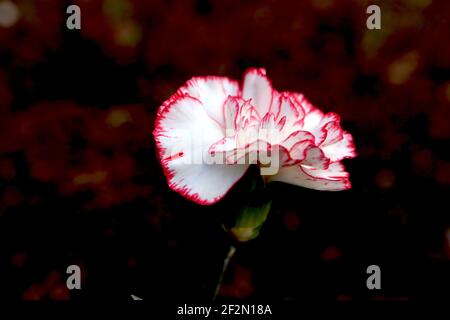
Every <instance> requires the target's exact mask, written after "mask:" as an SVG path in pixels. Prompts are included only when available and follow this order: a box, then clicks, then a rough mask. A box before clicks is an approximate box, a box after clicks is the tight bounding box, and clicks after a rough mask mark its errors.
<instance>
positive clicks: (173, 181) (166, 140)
mask: <svg viewBox="0 0 450 320" xmlns="http://www.w3.org/2000/svg"><path fill="white" fill-rule="evenodd" d="M339 121H340V118H339V116H338V115H337V114H335V113H327V114H324V113H323V112H322V111H320V110H319V109H317V108H316V107H314V106H313V105H312V104H311V103H310V102H309V101H308V100H306V98H305V97H304V96H303V95H302V94H300V93H292V92H278V91H276V90H274V89H273V88H272V85H271V83H270V80H269V79H268V78H267V77H266V72H265V70H264V69H249V70H248V71H247V72H246V73H245V75H244V79H243V83H242V86H240V85H239V83H238V82H237V81H234V80H231V79H228V78H225V77H196V78H192V79H191V80H189V81H188V82H187V83H186V84H185V85H184V86H183V87H181V88H180V89H178V91H177V92H176V93H175V94H174V95H173V96H172V97H170V98H169V99H168V100H167V101H165V102H164V103H163V105H162V106H161V107H160V109H159V110H158V114H157V119H156V125H155V130H154V132H153V134H154V136H155V140H156V144H157V149H158V155H159V158H160V160H161V164H162V167H163V169H164V172H165V175H166V177H167V180H168V183H169V186H170V187H171V188H172V189H173V190H175V191H177V192H179V193H181V194H182V195H184V196H185V197H187V198H189V199H191V200H192V201H195V202H197V203H200V204H213V203H215V202H217V201H219V200H220V199H221V198H223V197H224V196H225V194H226V193H227V192H228V190H229V189H230V188H232V187H233V185H234V184H235V183H236V182H237V181H238V180H239V179H240V178H241V177H242V176H243V175H244V173H245V172H246V170H247V169H248V167H249V165H251V164H257V165H259V166H260V168H261V174H262V175H263V176H265V179H266V181H268V182H270V181H281V182H286V183H290V184H295V185H299V186H302V187H306V188H311V189H316V190H328V191H338V190H345V189H349V188H350V186H351V184H350V180H349V174H348V173H347V172H346V171H345V168H344V166H343V165H342V163H341V162H340V161H341V160H342V159H344V158H352V157H354V156H355V155H356V153H355V148H354V145H353V138H352V136H351V134H349V133H347V132H345V131H344V130H343V129H342V128H341V126H340V124H339Z"/></svg>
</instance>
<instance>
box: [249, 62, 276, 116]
mask: <svg viewBox="0 0 450 320" xmlns="http://www.w3.org/2000/svg"><path fill="white" fill-rule="evenodd" d="M272 91H273V89H272V84H271V83H270V81H269V79H268V78H267V77H266V71H265V70H264V69H249V70H248V71H247V72H246V73H245V75H244V85H243V90H242V97H243V98H244V99H245V100H248V99H251V104H252V105H253V106H254V107H255V109H256V110H257V111H258V113H259V115H260V116H261V117H264V116H265V114H266V113H267V112H269V110H270V106H271V104H272Z"/></svg>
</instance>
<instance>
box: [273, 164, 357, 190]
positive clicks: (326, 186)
mask: <svg viewBox="0 0 450 320" xmlns="http://www.w3.org/2000/svg"><path fill="white" fill-rule="evenodd" d="M348 176H349V175H348V173H347V172H345V168H344V166H343V165H342V164H341V163H339V162H335V163H332V164H330V166H329V167H328V169H326V170H321V169H311V168H306V167H303V166H301V165H297V166H291V167H283V168H281V169H280V171H279V172H278V174H277V175H275V176H273V177H272V178H271V181H280V182H285V183H290V184H294V185H298V186H301V187H305V188H309V189H315V190H326V191H340V190H346V189H350V187H351V184H350V181H349V179H348Z"/></svg>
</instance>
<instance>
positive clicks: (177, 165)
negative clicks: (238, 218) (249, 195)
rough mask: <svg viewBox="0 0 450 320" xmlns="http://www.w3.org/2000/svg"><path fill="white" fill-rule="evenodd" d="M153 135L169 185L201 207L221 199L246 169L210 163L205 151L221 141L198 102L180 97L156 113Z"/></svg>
mask: <svg viewBox="0 0 450 320" xmlns="http://www.w3.org/2000/svg"><path fill="white" fill-rule="evenodd" d="M154 136H155V140H156V143H157V147H158V152H159V157H160V159H161V164H162V166H163V168H164V172H165V175H166V177H167V180H168V183H169V186H170V187H171V188H172V189H173V190H175V191H177V192H179V193H181V194H183V195H184V196H185V197H187V198H189V199H191V200H192V201H195V202H197V203H200V204H212V203H214V202H217V201H218V200H220V199H221V198H222V197H223V196H224V195H225V194H226V193H227V191H228V190H229V189H230V188H231V187H232V186H233V185H234V184H235V183H236V182H237V181H238V180H239V179H240V178H241V177H242V175H243V174H244V173H245V171H246V169H247V166H245V165H225V164H217V163H213V162H214V161H213V159H212V156H211V155H210V154H209V152H208V150H209V148H210V146H211V145H212V144H214V143H215V142H217V141H219V140H221V139H223V138H224V134H223V130H222V128H221V127H220V126H219V125H218V123H217V122H216V121H214V120H212V119H211V118H210V117H209V116H208V114H207V112H206V110H205V108H203V107H202V104H201V102H200V101H199V100H197V99H194V98H192V97H189V96H179V97H178V99H176V100H174V101H173V102H172V103H171V104H170V105H166V106H165V109H164V110H163V111H162V112H161V113H160V114H159V117H158V119H157V123H156V127H155V130H154Z"/></svg>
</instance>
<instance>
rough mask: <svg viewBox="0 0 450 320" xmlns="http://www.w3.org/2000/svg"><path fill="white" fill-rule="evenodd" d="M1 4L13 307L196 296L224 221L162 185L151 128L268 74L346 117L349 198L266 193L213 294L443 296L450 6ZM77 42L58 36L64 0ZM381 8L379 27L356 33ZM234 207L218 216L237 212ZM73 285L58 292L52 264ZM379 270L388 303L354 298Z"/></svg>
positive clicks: (3, 273) (218, 255)
mask: <svg viewBox="0 0 450 320" xmlns="http://www.w3.org/2000/svg"><path fill="white" fill-rule="evenodd" d="M5 3H8V6H9V7H8V8H9V9H8V10H9V11H8V12H7V13H5V12H6V11H3V12H2V9H0V199H1V200H0V280H1V281H0V282H1V283H2V285H1V286H0V293H1V295H2V296H4V297H5V298H7V299H81V300H83V299H99V298H121V299H128V298H129V295H130V294H137V295H142V296H143V297H159V298H163V299H164V298H167V299H175V298H179V299H183V298H185V297H191V298H192V297H197V298H201V299H205V298H207V297H209V296H210V294H211V290H213V289H211V288H212V287H213V286H214V281H215V279H216V278H217V275H218V273H219V272H220V268H221V263H222V259H223V257H224V255H225V252H226V241H227V240H226V236H225V235H224V234H223V232H222V230H221V227H220V218H221V217H222V216H224V215H226V213H227V210H232V209H230V204H233V203H236V201H239V200H241V199H242V193H239V192H240V190H241V189H239V188H242V190H245V181H243V182H242V186H241V187H239V186H238V187H237V191H235V192H232V193H231V194H230V195H229V196H227V198H225V200H224V203H222V204H219V205H216V206H213V207H199V206H197V205H194V204H192V203H189V202H188V201H187V200H185V199H183V198H182V197H181V196H179V195H178V194H175V193H173V192H171V191H170V190H169V188H168V186H167V183H166V181H165V178H164V175H163V173H162V170H161V168H160V166H159V164H158V161H157V159H156V155H155V150H154V144H153V139H152V136H151V131H152V127H153V121H154V116H155V112H156V110H157V108H158V107H159V105H160V104H161V103H162V102H163V101H164V100H165V99H167V98H168V97H169V96H170V95H171V94H173V93H174V92H175V91H176V89H177V88H178V87H179V86H181V85H182V84H183V83H184V82H185V81H186V80H188V79H189V78H190V77H192V76H197V75H222V76H229V77H232V78H236V79H240V77H241V75H242V74H243V72H244V70H245V69H246V68H248V67H265V68H266V69H267V72H268V75H269V77H270V78H271V79H272V81H273V84H274V86H275V87H276V88H278V89H279V90H291V91H299V92H302V93H304V94H305V95H306V96H307V97H308V98H309V99H310V100H311V101H312V102H313V103H314V104H315V105H317V106H318V107H319V108H321V109H322V110H324V111H334V112H337V113H338V114H340V115H341V116H342V119H343V127H344V128H345V129H346V130H348V131H349V132H351V133H352V134H353V135H354V137H355V140H356V146H357V151H358V154H359V156H358V158H356V159H354V160H350V161H347V162H346V166H347V168H348V169H349V171H350V173H351V177H352V181H353V189H352V190H351V191H349V192H343V193H333V194H329V193H322V192H315V191H310V190H302V189H299V188H296V187H292V186H276V187H273V189H274V190H273V195H274V199H275V200H274V208H273V210H272V212H271V215H270V218H269V221H268V222H267V224H266V226H265V228H264V229H263V232H262V233H261V236H260V238H259V239H257V240H255V241H253V242H251V243H249V244H247V245H245V246H243V248H242V249H241V250H240V251H239V252H238V254H237V256H236V257H235V258H234V260H233V261H232V263H231V265H230V271H229V272H228V273H227V276H226V278H225V285H224V287H223V289H222V291H221V297H222V298H226V297H229V298H250V297H254V298H262V297H263V298H269V299H275V300H296V299H299V298H301V297H319V298H330V299H341V298H343V297H344V298H350V299H354V298H356V299H357V298H370V299H372V298H386V299H397V298H416V297H423V296H427V295H436V296H442V294H446V295H448V284H449V282H448V280H449V279H448V270H449V268H448V267H449V258H450V249H449V248H450V239H449V235H450V219H449V215H448V199H447V197H448V195H449V191H450V157H449V153H448V148H449V143H448V142H449V139H450V126H449V124H450V45H449V43H448V39H449V37H450V2H448V1H439V0H393V1H387V0H386V1H373V3H372V2H371V3H369V2H368V1H351V0H343V1H337V0H305V1H283V2H279V1H269V0H267V1H237V0H235V1H234V0H233V1H223V2H222V1H220V2H219V1H213V0H195V1H169V0H167V1H162V0H160V1H159V0H152V1H144V0H99V1H88V0H78V1H73V2H72V1H57V0H47V1H44V0H35V1H26V0H21V1H19V0H18V1H12V2H11V1H10V0H6V1H3V2H0V4H3V6H2V7H0V8H3V9H4V8H5V6H4V4H5ZM72 3H74V4H77V5H79V6H80V8H81V30H79V31H78V30H67V28H66V27H65V21H66V18H67V17H68V15H67V14H66V13H65V12H66V8H67V6H68V5H70V4H72ZM369 4H378V5H379V6H380V7H381V10H382V28H381V30H368V29H367V28H366V18H367V14H366V8H367V6H368V5H369ZM231 208H232V205H231ZM69 264H79V265H80V266H82V268H83V274H84V275H85V279H84V284H85V287H84V289H83V290H81V291H77V292H69V291H68V290H67V289H66V288H65V286H64V282H65V277H66V275H65V268H66V267H67V265H69ZM370 264H379V265H380V266H381V269H382V271H383V272H385V274H383V290H382V291H381V292H376V293H373V292H368V291H367V289H366V287H365V279H366V274H365V268H366V267H367V266H368V265H370Z"/></svg>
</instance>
